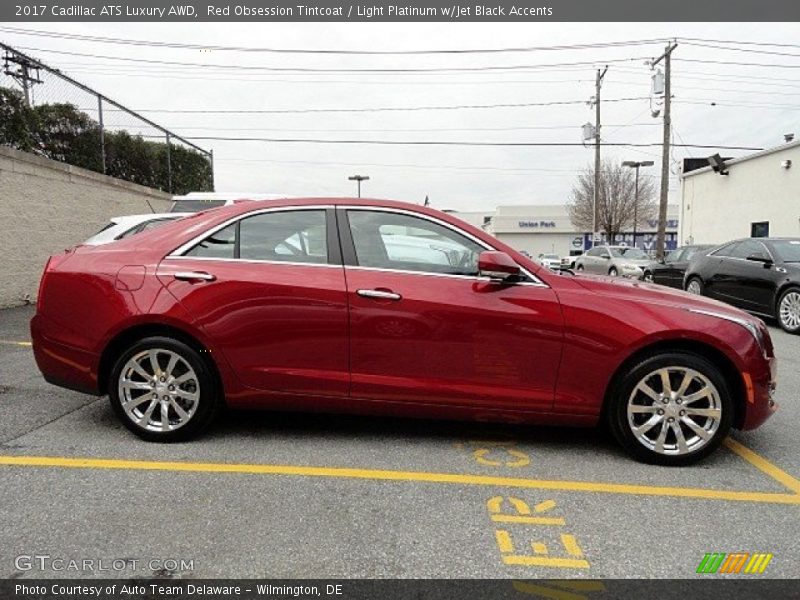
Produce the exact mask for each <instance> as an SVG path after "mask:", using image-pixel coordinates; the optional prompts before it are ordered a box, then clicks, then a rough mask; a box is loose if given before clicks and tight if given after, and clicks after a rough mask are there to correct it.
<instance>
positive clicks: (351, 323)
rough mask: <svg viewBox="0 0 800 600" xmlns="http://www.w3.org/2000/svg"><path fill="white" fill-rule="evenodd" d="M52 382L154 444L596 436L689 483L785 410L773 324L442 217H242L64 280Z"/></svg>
mask: <svg viewBox="0 0 800 600" xmlns="http://www.w3.org/2000/svg"><path fill="white" fill-rule="evenodd" d="M31 330H32V335H33V347H34V352H35V355H36V361H37V363H38V365H39V368H40V369H41V371H42V373H43V374H44V377H45V378H46V379H47V381H49V382H51V383H54V384H56V385H60V386H63V387H67V388H71V389H76V390H80V391H83V392H87V393H90V394H97V395H104V394H108V395H109V396H110V398H111V403H112V405H113V407H114V409H115V410H116V412H117V414H118V415H119V417H120V419H121V420H122V422H123V423H124V424H125V425H126V426H127V427H128V428H129V429H130V430H131V431H133V432H134V433H136V434H137V435H138V436H140V437H142V438H144V439H147V440H153V441H175V440H183V439H187V438H189V437H190V436H193V435H196V434H198V433H199V432H200V431H202V430H203V429H204V428H205V427H206V426H208V425H209V423H210V422H211V421H212V420H213V418H214V415H215V414H216V413H217V411H218V409H219V408H220V407H221V406H222V405H223V404H225V405H227V406H229V407H233V408H236V407H264V408H272V409H288V410H314V411H330V412H354V413H370V414H389V415H402V416H414V417H437V418H438V417H444V418H463V419H473V420H498V421H513V422H525V423H553V424H570V425H583V426H592V425H595V424H596V423H598V422H599V421H600V420H604V421H606V422H607V424H608V425H609V426H610V428H611V430H612V431H613V433H614V435H615V437H616V438H617V439H618V440H619V442H620V443H621V444H622V446H623V447H624V448H625V449H626V450H627V451H628V452H629V453H630V454H632V455H633V456H634V457H636V458H637V459H640V460H644V461H647V462H652V463H659V464H670V465H677V464H688V463H690V462H694V461H696V460H698V459H700V458H702V457H703V456H706V455H707V454H709V453H710V452H711V451H712V450H714V448H716V447H717V446H718V445H719V444H720V443H721V441H722V439H723V438H724V437H725V436H726V435H727V433H728V431H729V429H730V428H731V427H736V428H739V429H753V428H756V427H758V426H759V425H761V424H762V423H763V422H764V421H765V420H766V419H767V418H768V417H769V416H770V415H771V414H772V412H773V411H774V410H775V405H774V403H773V401H772V400H771V394H772V391H773V389H774V385H775V383H774V382H775V358H774V354H773V349H772V343H771V340H770V337H769V334H768V332H767V330H766V328H765V327H764V325H763V323H762V322H761V321H760V320H758V319H756V318H754V317H751V316H749V315H747V314H746V313H744V312H741V311H739V310H737V309H735V308H732V307H730V306H727V305H724V304H721V303H718V302H715V301H712V300H708V299H705V298H700V297H696V296H691V295H688V294H686V293H684V292H681V291H675V290H668V289H665V288H662V287H656V286H652V285H650V284H646V283H640V282H635V281H628V280H623V279H619V278H605V277H590V276H573V275H571V274H568V273H564V274H559V273H555V272H552V271H549V270H548V269H545V268H542V267H541V266H540V265H537V264H536V263H535V262H533V261H531V260H529V259H528V258H526V257H524V256H523V255H521V254H520V253H519V252H516V251H514V250H513V249H511V248H509V247H508V246H506V245H505V244H503V243H501V242H499V241H498V240H497V239H495V238H493V237H492V236H490V235H488V234H486V233H485V232H483V231H481V230H480V229H477V228H475V227H472V226H470V225H467V224H466V223H463V222H462V221H460V220H458V219H456V218H454V217H452V216H450V215H447V214H444V213H441V212H438V211H435V210H431V209H428V208H423V207H420V206H416V205H411V204H404V203H400V202H390V201H376V200H360V199H359V200H356V199H329V198H312V199H287V200H279V201H270V202H258V203H242V204H238V205H234V206H229V207H225V208H219V209H214V210H210V211H207V212H204V213H199V214H196V215H193V216H191V217H187V218H185V219H181V220H180V221H176V222H175V223H170V224H168V225H165V226H163V227H161V228H159V229H156V230H153V231H150V232H146V233H142V234H140V235H137V236H133V237H131V238H128V239H123V240H120V241H118V242H115V243H113V244H108V245H105V246H98V247H78V248H75V249H73V250H69V251H67V252H66V253H64V254H61V255H57V256H53V257H52V258H51V259H50V260H49V262H48V263H47V266H46V267H45V271H44V275H43V277H42V281H41V285H40V290H39V297H38V303H37V314H36V316H35V317H34V318H33V321H32V322H31Z"/></svg>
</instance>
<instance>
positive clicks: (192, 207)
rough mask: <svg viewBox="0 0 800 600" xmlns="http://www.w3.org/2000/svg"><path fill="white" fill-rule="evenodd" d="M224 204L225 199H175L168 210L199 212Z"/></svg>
mask: <svg viewBox="0 0 800 600" xmlns="http://www.w3.org/2000/svg"><path fill="white" fill-rule="evenodd" d="M219 206H225V200H176V201H175V204H173V205H172V208H171V209H170V210H169V212H200V211H203V210H208V209H209V208H217V207H219Z"/></svg>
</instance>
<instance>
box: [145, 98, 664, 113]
mask: <svg viewBox="0 0 800 600" xmlns="http://www.w3.org/2000/svg"><path fill="white" fill-rule="evenodd" d="M647 99H648V97H647V96H637V97H633V98H611V99H609V100H604V102H631V101H637V100H647ZM585 103H586V101H585V100H552V101H548V102H518V103H501V104H457V105H452V106H375V107H367V108H287V109H277V108H276V109H227V108H222V109H177V108H176V109H172V108H140V109H137V110H140V111H141V112H150V113H166V114H201V115H206V114H210V115H230V114H246V115H251V114H252V115H276V114H277V115H282V114H305V113H352V112H359V113H360V112H387V111H388V112H400V111H420V110H464V109H470V110H471V109H493V108H529V107H532V106H566V105H572V104H585Z"/></svg>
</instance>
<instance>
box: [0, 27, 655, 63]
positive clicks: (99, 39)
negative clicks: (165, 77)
mask: <svg viewBox="0 0 800 600" xmlns="http://www.w3.org/2000/svg"><path fill="white" fill-rule="evenodd" d="M0 31H5V32H8V33H14V34H17V35H25V36H33V37H47V38H55V39H66V40H79V41H84V42H96V43H102V44H117V45H125V46H147V47H154V48H176V49H185V50H214V51H226V52H227V51H231V52H262V53H273V54H332V55H378V56H379V55H390V56H396V55H424V54H499V53H507V52H540V51H556V50H589V49H597V48H616V47H626V46H644V45H648V44H661V43H663V42H664V41H665V39H647V40H622V41H613V42H596V43H593V44H562V45H551V46H522V47H506V48H449V49H428V50H340V49H310V48H270V47H253V46H221V45H214V44H193V43H182V42H164V41H155V40H136V39H126V38H115V37H104V36H96V35H81V34H76V33H64V32H52V31H42V30H34V29H22V28H19V27H0Z"/></svg>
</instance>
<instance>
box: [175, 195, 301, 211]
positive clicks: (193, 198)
mask: <svg viewBox="0 0 800 600" xmlns="http://www.w3.org/2000/svg"><path fill="white" fill-rule="evenodd" d="M289 197H290V196H287V195H285V194H253V193H249V192H190V193H188V194H184V195H183V196H173V197H172V208H170V212H200V211H203V210H209V209H211V208H219V207H220V206H230V205H231V204H236V203H237V202H250V201H254V200H255V201H257V200H279V199H281V198H289Z"/></svg>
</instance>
